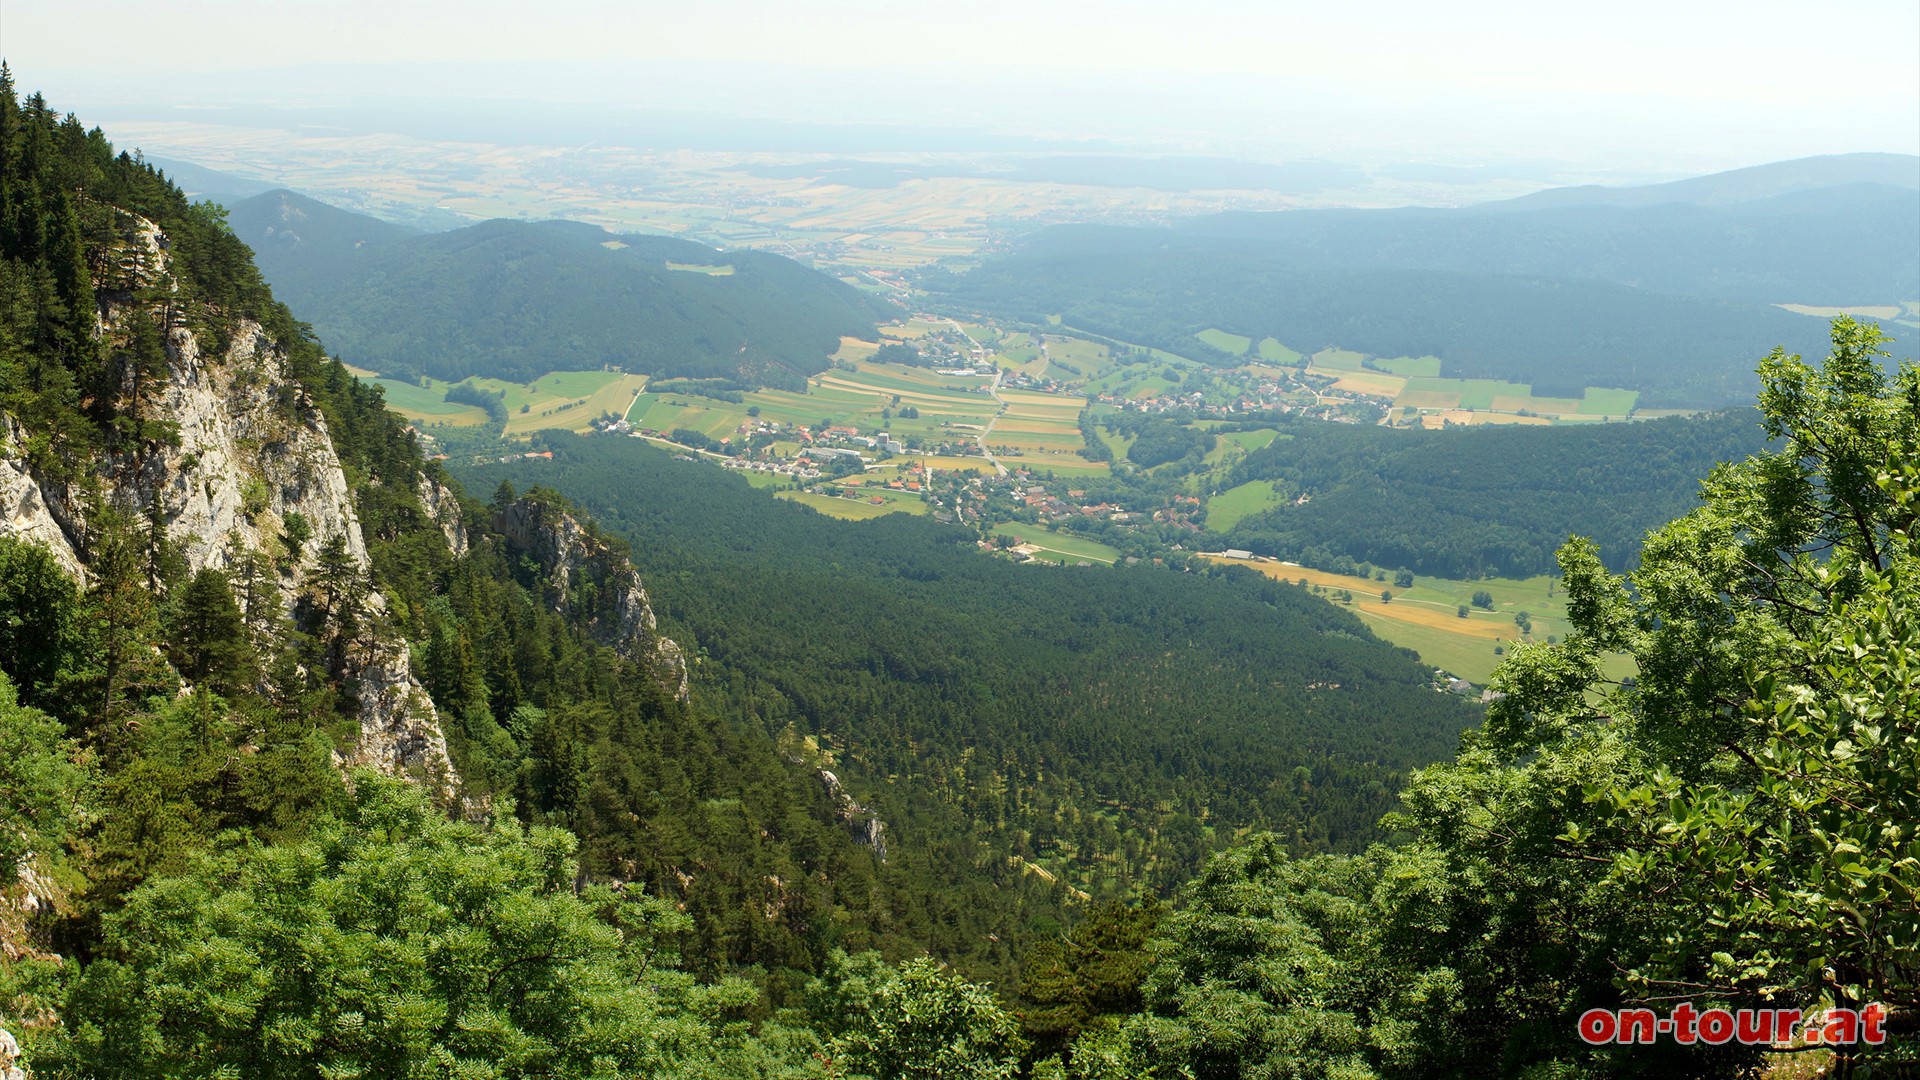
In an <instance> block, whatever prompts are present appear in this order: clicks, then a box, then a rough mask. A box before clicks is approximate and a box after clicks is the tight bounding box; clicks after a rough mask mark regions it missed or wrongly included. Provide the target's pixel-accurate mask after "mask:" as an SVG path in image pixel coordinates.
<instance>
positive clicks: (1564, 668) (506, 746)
mask: <svg viewBox="0 0 1920 1080" xmlns="http://www.w3.org/2000/svg"><path fill="white" fill-rule="evenodd" d="M1831 339H1832V340H1831V352H1830V355H1829V356H1828V358H1827V359H1826V360H1825V361H1824V362H1822V363H1819V364H1817V365H1811V364H1808V363H1805V362H1802V361H1801V359H1800V358H1799V357H1797V356H1792V355H1789V354H1787V353H1785V352H1775V353H1774V354H1772V355H1771V356H1769V357H1768V358H1767V359H1765V360H1763V361H1761V363H1760V379H1759V382H1760V385H1761V386H1762V388H1763V389H1762V393H1761V395H1760V398H1759V401H1758V411H1759V417H1760V424H1761V427H1762V430H1763V431H1764V433H1765V434H1766V435H1767V436H1768V437H1769V439H1770V440H1771V442H1770V445H1771V447H1772V448H1771V449H1766V450H1761V451H1759V452H1758V453H1755V454H1753V455H1752V456H1749V457H1747V458H1745V459H1744V460H1741V461H1738V462H1735V463H1733V464H1729V465H1726V466H1723V467H1719V468H1716V469H1713V470H1712V471H1711V472H1710V474H1709V475H1708V476H1707V477H1706V483H1705V484H1704V487H1703V498H1702V500H1701V502H1700V504H1699V505H1698V506H1697V507H1695V508H1693V509H1691V510H1688V511H1687V512H1685V513H1684V514H1682V515H1681V516H1678V517H1677V518H1675V519H1674V520H1673V521H1671V522H1669V523H1667V524H1665V525H1663V526H1661V527H1659V528H1658V529H1657V530H1656V531H1655V532H1654V533H1653V534H1652V535H1651V536H1650V537H1649V538H1648V539H1647V540H1646V542H1645V544H1644V545H1643V547H1642V549H1641V555H1640V558H1639V560H1638V563H1637V566H1636V567H1635V568H1634V569H1633V570H1632V572H1631V574H1630V575H1629V576H1626V577H1620V576H1615V575H1614V574H1613V573H1612V572H1611V571H1610V569H1609V566H1610V564H1609V562H1608V561H1607V556H1606V555H1605V554H1604V553H1603V552H1602V551H1600V550H1597V549H1596V547H1595V545H1594V544H1593V543H1592V542H1591V541H1588V540H1584V539H1577V540H1574V541H1572V542H1569V543H1567V544H1565V545H1564V546H1563V547H1561V549H1560V551H1559V553H1558V556H1557V559H1558V566H1559V569H1560V572H1561V575H1562V578H1563V581H1564V585H1565V588H1566V591H1567V594H1568V596H1569V615H1570V619H1571V621H1572V623H1573V624H1574V627H1575V629H1574V630H1573V631H1571V632H1569V633H1568V634H1567V635H1566V636H1565V637H1564V638H1563V639H1562V640H1560V641H1558V642H1554V643H1551V644H1549V643H1532V642H1530V643H1524V644H1520V645H1517V646H1516V647H1515V648H1514V650H1513V651H1512V654H1511V655H1510V656H1509V658H1508V660H1507V662H1506V664H1505V666H1503V667H1502V669H1501V670H1500V672H1499V673H1498V674H1497V675H1496V677H1495V679H1494V683H1493V689H1494V691H1495V692H1496V693H1495V695H1494V696H1493V698H1492V700H1491V701H1490V703H1489V704H1488V705H1487V707H1486V708H1485V710H1484V712H1481V711H1478V710H1472V709H1469V707H1468V706H1466V705H1465V704H1463V703H1461V702H1460V701H1459V700H1457V699H1455V698H1453V697H1452V696H1450V695H1445V694H1439V693H1435V692H1434V691H1433V689H1432V688H1431V687H1430V686H1429V685H1428V683H1427V675H1426V673H1425V672H1424V671H1423V670H1422V669H1421V668H1420V666H1419V665H1418V664H1417V662H1416V661H1415V659H1414V658H1413V657H1412V656H1411V655H1410V654H1407V653H1405V652H1402V651H1399V650H1395V649H1392V648H1390V647H1388V646H1386V645H1384V644H1382V643H1381V642H1379V641H1378V640H1376V639H1374V638H1373V637H1372V636H1371V635H1370V634H1369V633H1368V632H1367V631H1366V630H1365V629H1364V628H1363V627H1362V626H1361V625H1360V624H1359V623H1358V622H1357V621H1355V620H1353V619H1352V618H1351V617H1349V616H1347V615H1345V614H1343V613H1341V612H1340V611H1338V610H1336V609H1333V608H1331V607H1330V606H1328V605H1326V604H1324V603H1323V602H1321V601H1319V600H1316V599H1314V598H1312V597H1309V596H1308V595H1306V593H1305V592H1304V591H1302V590H1300V589H1297V588H1295V587H1293V586H1289V585H1283V584H1277V583H1271V582H1265V581H1260V580H1255V579H1253V578H1252V577H1251V576H1250V575H1246V574H1238V573H1235V574H1220V575H1212V574H1207V573H1201V572H1185V571H1183V570H1181V569H1178V568H1152V566H1151V563H1150V562H1149V563H1148V564H1147V565H1143V566H1138V567H1133V568H1120V569H1105V568H1091V567H1089V568H1083V569H1069V568H1049V569H1033V568H1024V567H1018V566H1013V565H1011V564H1007V563H1002V562H999V561H996V560H993V559H990V558H987V557H985V556H984V555H982V554H981V553H979V552H977V551H975V550H973V544H974V538H973V537H972V536H971V535H970V534H967V533H962V532H955V531H952V530H947V529H943V528H941V527H939V526H936V525H933V524H931V523H928V522H924V521H917V520H908V519H882V520H879V521H874V522H869V523H865V524H864V525H860V526H855V525H851V524H848V523H841V522H833V521H828V520H826V519H824V518H821V517H819V516H818V515H815V514H813V513H812V512H810V511H807V510H805V509H802V508H799V507H795V506H790V505H785V504H781V503H777V502H776V501H774V500H773V499H772V498H771V497H770V496H768V495H766V494H765V493H761V492H755V491H753V490H750V489H749V488H748V487H747V486H746V485H744V484H742V483H740V482H739V481H738V480H737V479H734V478H730V477H727V476H725V475H723V474H721V473H719V472H718V471H715V470H707V469H702V468H701V467H699V466H696V465H693V464H689V463H686V462H679V461H674V460H672V459H670V458H668V457H666V456H665V455H661V454H658V453H656V452H653V451H650V450H647V449H646V448H644V447H641V446H638V445H637V444H635V443H633V442H631V441H629V440H622V439H612V438H599V439H585V438H578V437H572V436H560V437H555V438H553V439H552V440H551V441H550V442H549V444H548V445H549V447H550V448H551V449H552V451H553V454H554V456H553V458H552V459H551V460H540V461H537V462H536V461H524V460H523V461H520V462H517V463H513V464H510V465H503V466H492V467H487V468H482V469H474V470H471V471H468V472H467V474H466V476H465V479H467V480H468V481H469V482H470V483H472V484H473V485H474V488H473V490H474V491H476V492H483V493H486V495H485V496H484V498H485V500H486V501H482V498H481V497H474V496H469V495H466V494H463V492H462V489H461V487H460V484H459V483H458V482H457V481H456V480H455V478H453V477H450V476H448V475H446V474H444V473H443V472H442V471H441V469H440V468H439V467H438V466H437V465H435V464H434V463H431V462H429V461H427V460H425V458H424V456H423V454H422V452H421V449H420V447H419V445H418V444H417V442H416V441H415V438H414V437H413V435H412V433H411V432H410V431H409V430H408V429H407V427H406V426H405V424H404V423H403V422H402V421H401V420H400V419H399V418H398V417H397V416H395V415H394V414H392V413H389V412H388V411H386V409H385V408H384V404H383V401H382V398H381V394H380V391H379V390H378V389H377V388H372V387H368V386H364V385H362V384H361V383H359V382H357V381H356V380H354V379H353V378H351V377H350V376H349V375H348V373H347V372H346V370H345V369H344V367H343V366H342V365H341V364H340V363H339V362H338V361H337V360H335V359H333V358H332V357H330V356H329V355H328V354H327V353H326V352H325V350H324V349H323V348H322V346H321V343H320V342H319V340H318V339H317V338H316V337H315V335H314V334H313V333H312V332H311V330H310V329H309V328H308V327H307V326H305V325H303V324H302V323H300V322H299V321H297V319H296V317H295V315H294V314H293V313H292V312H289V311H288V309H287V308H285V307H284V306H282V305H281V304H280V303H279V302H278V301H276V300H275V299H274V298H273V296H272V294H271V293H270V291H269V290H268V289H267V288H266V286H265V285H264V283H263V282H262V280H261V277H260V274H259V272H258V271H257V269H256V268H255V266H254V264H253V262H252V261H251V258H250V254H249V252H248V250H247V248H246V246H245V245H244V244H242V243H241V242H240V240H239V239H238V238H236V237H235V236H234V234H233V233H232V232H231V231H230V230H229V228H228V227H227V225H226V223H225V222H224V220H223V218H222V214H221V212H220V211H219V210H217V209H215V208H212V207H209V206H206V205H204V204H199V205H196V204H193V203H190V202H189V201H188V200H187V199H186V198H185V197H184V196H182V195H181V193H180V192H179V191H178V189H177V188H175V187H174V186H173V185H171V184H170V183H168V182H167V180H166V178H165V177H164V176H162V175H160V174H159V173H158V172H157V171H156V170H154V169H153V168H151V167H149V166H148V165H147V164H146V163H144V162H143V161H141V160H140V159H139V158H138V157H137V156H135V155H132V154H127V153H116V151H115V150H114V148H113V147H112V146H111V144H110V143H109V142H108V141H107V139H106V137H105V135H104V134H103V133H102V132H100V131H98V130H88V129H86V128H85V127H84V126H83V125H82V124H81V123H80V122H79V121H78V120H77V119H75V118H73V117H62V116H60V115H59V114H57V113H56V112H55V111H54V110H53V109H52V108H51V107H50V106H49V105H48V104H47V103H46V102H45V101H44V100H43V99H42V98H41V97H40V96H38V95H33V96H29V97H27V98H25V99H24V100H23V99H21V98H20V97H19V96H18V95H17V94H16V91H15V88H14V85H13V81H12V77H11V75H10V73H8V72H6V71H5V70H4V69H3V68H0V498H3V499H4V500H5V505H4V506H0V510H4V513H0V523H4V525H5V532H4V534H3V535H0V1028H4V1030H5V1031H6V1032H7V1033H8V1035H9V1037H8V1038H4V1039H0V1051H4V1052H7V1053H10V1052H11V1049H12V1045H13V1042H14V1040H17V1042H18V1045H19V1048H20V1050H21V1052H22V1054H23V1057H24V1064H25V1066H27V1067H28V1068H29V1069H31V1072H32V1075H33V1076H36V1077H41V1078H47V1077H73V1078H81V1077H100V1078H121V1077H124V1078H129V1080H131V1078H136V1077H142V1078H144V1077H180V1078H186V1077H208V1076H246V1077H288V1078H302V1080H308V1078H312V1080H319V1078H323V1077H326V1078H333V1077H401V1076H404V1077H462V1078H467V1077H473V1078H481V1077H497V1078H508V1077H514V1078H519V1077H527V1078H532V1077H580V1078H587V1077H687V1078H691V1077H719V1078H725V1077H741V1078H746V1077H754V1078H773V1077H782V1078H798V1077H817V1078H826V1077H870V1078H875V1080H892V1078H905V1077H915V1078H933V1077H940V1078H948V1077H982V1078H986V1077H994V1078H1013V1077H1045V1078H1049V1080H1053V1078H1069V1077H1070V1078H1076V1080H1094V1078H1099V1080H1119V1078H1122V1077H1127V1078H1133V1077H1160V1078H1167V1080H1173V1078H1179V1077H1209V1078H1212V1077H1268V1078H1277V1077H1329V1078H1331V1077H1340V1078H1352V1080H1357V1078H1364V1077H1391V1078H1403V1077H1404V1078H1415V1077H1435V1076H1451V1077H1463V1078H1464V1077H1477V1076H1485V1075H1489V1074H1495V1075H1502V1076H1522V1077H1530V1078H1547V1077H1553V1078H1559V1077H1568V1078H1571V1077H1576V1076H1579V1077H1585V1076H1611V1077H1668V1076H1693V1077H1728V1078H1732V1077H1744V1076H1753V1075H1756V1074H1757V1073H1758V1072H1759V1071H1760V1070H1761V1069H1762V1068H1763V1067H1764V1066H1768V1065H1770V1064H1777V1059H1779V1058H1782V1057H1785V1056H1788V1055H1786V1054H1774V1053H1772V1052H1770V1051H1769V1050H1768V1049H1767V1048H1765V1047H1761V1046H1752V1045H1744V1044H1742V1043H1739V1042H1734V1041H1730V1040H1728V1041H1719V1042H1715V1041H1713V1040H1712V1039H1698V1040H1695V1041H1692V1042H1687V1041H1684V1040H1677V1039H1676V1040H1663V1041H1661V1042H1659V1043H1657V1044H1654V1045H1632V1044H1617V1043H1606V1042H1601V1043H1594V1042H1591V1041H1589V1040H1588V1039H1584V1038H1582V1036H1581V1031H1582V1026H1581V1025H1582V1023H1583V1018H1586V1017H1588V1016H1590V1015H1591V1012H1590V1010H1594V1009H1608V1010H1611V1009H1619V1008H1623V1007H1647V1008H1652V1009H1658V1010H1660V1011H1662V1012H1665V1011H1667V1010H1668V1009H1669V1008H1674V1007H1675V1003H1676V1002H1684V1003H1686V1004H1688V1005H1689V1006H1695V1007H1698V1008H1699V1009H1700V1010H1703V1011H1704V1010H1715V1009H1726V1010H1740V1009H1752V1008H1759V1007H1767V1008H1791V1009H1795V1010H1800V1011H1803V1012H1818V1011H1820V1010H1825V1009H1828V1008H1832V1007H1845V1008H1850V1009H1855V1010H1858V1015H1859V1016H1861V1017H1865V1018H1866V1020H1867V1026H1866V1027H1865V1028H1864V1029H1858V1030H1856V1032H1855V1034H1856V1035H1859V1034H1861V1032H1862V1031H1865V1032H1868V1033H1871V1034H1869V1035H1867V1036H1866V1037H1865V1038H1864V1041H1862V1039H1853V1040H1842V1041H1841V1042H1840V1045H1837V1046H1835V1047H1833V1048H1831V1049H1822V1050H1819V1051H1818V1053H1817V1054H1810V1055H1808V1056H1809V1057H1811V1059H1812V1061H1813V1063H1814V1064H1813V1066H1812V1067H1815V1068H1824V1069H1826V1070H1827V1071H1828V1073H1829V1074H1830V1075H1836V1076H1837V1075H1846V1076H1854V1077H1866V1076H1875V1077H1882V1076H1896V1077H1897V1076H1903V1075H1914V1074H1915V1072H1916V1071H1920V900H1917V899H1916V897H1920V835H1917V834H1916V830H1915V827H1914V825H1915V822H1920V731H1916V729H1915V726H1914V721H1913V717H1914V716H1915V715H1916V714H1920V699H1917V698H1916V690H1915V689H1914V687H1915V685H1916V682H1915V680H1914V679H1913V678H1912V677H1911V675H1912V672H1911V670H1910V669H1911V665H1912V644H1911V643H1912V642H1913V641H1914V640H1916V638H1920V627H1916V625H1915V621H1916V618H1917V617H1920V615H1917V614H1916V613H1920V553H1916V551H1915V549H1914V536H1913V529H1914V526H1915V523H1916V520H1917V519H1920V371H1916V370H1915V369H1914V368H1913V367H1912V366H1911V365H1910V364H1908V365H1904V366H1901V367H1900V368H1899V370H1898V371H1897V373H1895V374H1892V375H1889V374H1888V373H1887V372H1886V370H1885V369H1884V368H1883V367H1882V366H1881V364H1880V360H1881V359H1883V358H1884V356H1885V353H1886V348H1885V346H1886V344H1887V342H1886V339H1885V338H1884V336H1883V335H1881V334H1880V333H1879V331H1878V330H1877V329H1876V328H1874V327H1873V326H1871V325H1868V324H1861V323H1856V322H1854V321H1853V320H1851V319H1840V320H1836V321H1835V323H1834V324H1833V326H1832V328H1831ZM1644 430H1645V431H1647V432H1654V433H1658V432H1659V431H1662V430H1677V428H1676V429H1666V428H1663V426H1661V425H1647V426H1646V427H1645V429H1644ZM1688 430H1690V431H1703V432H1711V431H1712V430H1713V429H1711V428H1710V427H1702V428H1696V429H1688ZM1389 434H1392V433H1389ZM1636 434H1638V432H1637V431H1636ZM1645 437H1647V438H1653V437H1654V436H1653V435H1648V436H1645ZM1726 437H1727V438H1729V439H1737V438H1738V437H1739V436H1735V435H1731V434H1729V435H1727V436H1726ZM1296 441H1297V440H1296ZM1633 445H1634V446H1641V447H1642V449H1641V450H1639V451H1636V450H1634V449H1632V448H1627V449H1622V450H1621V451H1620V453H1621V454H1623V455H1625V454H1631V453H1635V452H1651V446H1650V445H1645V446H1643V444H1633ZM1705 445H1709V446H1711V445H1719V444H1717V443H1713V442H1712V441H1711V440H1709V441H1708V442H1707V443H1706V444H1705ZM1329 447H1330V449H1329V450H1328V452H1327V456H1328V457H1329V459H1333V458H1337V457H1339V455H1340V454H1343V453H1345V450H1343V449H1341V448H1340V447H1337V446H1334V444H1331V443H1330V444H1329ZM1695 452H1697V451H1695V450H1694V449H1690V448H1689V449H1684V450H1683V451H1680V452H1676V454H1677V456H1676V461H1679V460H1683V459H1684V458H1685V455H1686V454H1691V453H1695ZM1442 460H1444V457H1443V458H1442ZM1251 461H1252V458H1249V462H1251ZM1396 467H1401V466H1396ZM1405 467H1407V468H1411V465H1407V466H1405ZM1675 467H1676V468H1678V467H1680V466H1679V465H1677V464H1676V466H1675ZM196 515H198V516H196ZM216 521H217V522H220V523H222V524H221V527H220V528H219V529H218V530H217V531H215V530H212V528H211V526H208V527H207V528H202V527H201V525H200V524H199V523H202V522H216ZM1436 557H1437V556H1436ZM636 571H637V572H636ZM656 609H657V614H658V624H657V625H656V624H655V614H656ZM1622 652H1624V653H1627V654H1630V655H1631V657H1632V658H1633V660H1634V664H1635V670H1636V675H1635V677H1634V678H1633V679H1631V680H1625V681H1621V682H1614V681H1611V680H1609V679H1607V678H1605V677H1604V676H1603V674H1602V670H1603V669H1602V663H1601V661H1602V658H1603V657H1604V656H1606V655H1608V654H1615V653H1622ZM683 675H684V676H685V677H686V679H687V681H686V683H684V684H683V682H682V677H683ZM1481 721H1484V723H1481ZM1476 724H1478V725H1479V726H1477V727H1474V725H1476ZM1470 727H1471V728H1472V730H1469V731H1467V733H1466V734H1465V735H1464V736H1462V735H1461V732H1462V731H1463V729H1468V728H1470ZM1876 1036H1883V1038H1876ZM1800 1049H1802V1050H1810V1049H1812V1048H1810V1047H1807V1046H1806V1045H1805V1043H1804V1042H1803V1043H1802V1044H1801V1047H1800ZM0 1064H12V1063H10V1062H0Z"/></svg>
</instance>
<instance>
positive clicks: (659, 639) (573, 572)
mask: <svg viewBox="0 0 1920 1080" xmlns="http://www.w3.org/2000/svg"><path fill="white" fill-rule="evenodd" d="M493 528H494V531H495V532H497V533H499V534H500V535H501V536H503V537H505V538H506V540H507V543H508V544H510V545H512V547H513V548H514V550H517V551H522V552H525V553H527V554H528V555H531V556H532V557H533V558H534V559H535V560H536V561H537V562H538V563H539V564H540V565H541V566H542V567H544V568H545V569H546V572H547V582H548V584H547V589H546V596H547V602H548V603H549V604H550V605H552V607H553V610H554V611H557V612H559V613H560V614H562V615H567V616H570V617H573V618H575V619H576V620H578V622H579V623H580V625H581V626H583V627H584V628H585V629H586V631H587V633H588V634H590V635H592V637H593V638H594V640H596V641H598V642H600V643H601V644H603V645H608V646H611V647H612V648H613V650H614V651H615V652H617V653H619V654H620V655H622V656H624V657H626V658H627V659H629V660H633V661H636V662H638V663H641V664H645V665H646V666H647V667H648V668H649V670H651V671H652V672H653V673H654V677H655V678H657V679H659V680H660V683H661V685H662V686H665V687H666V688H667V689H668V690H669V691H670V692H672V693H673V694H675V695H676V696H678V697H679V698H680V699H681V700H682V701H684V700H686V698H687V691H688V685H687V661H686V657H685V655H684V654H683V653H682V652H681V651H680V646H679V645H678V644H677V643H675V642H674V640H673V639H672V638H668V637H663V636H661V634H660V630H659V626H658V624H657V622H656V621H655V619H654V615H653V605H652V603H651V602H650V601H649V600H648V598H647V591H646V589H645V588H644V587H643V586H642V585H641V583H640V575H639V573H637V572H636V571H635V570H634V569H633V564H632V563H630V562H628V561H627V559H626V558H625V556H623V555H621V554H620V553H619V552H618V551H617V550H615V549H614V548H612V547H611V546H609V545H608V544H607V543H606V542H605V541H604V540H602V539H600V538H599V537H598V536H597V535H596V534H595V533H594V532H592V531H591V530H589V529H588V528H587V527H586V526H585V525H584V524H582V523H581V521H580V519H578V518H576V517H574V516H573V515H572V514H570V513H568V512H567V511H565V510H563V509H560V508H559V507H557V506H554V505H552V504H550V503H548V502H546V501H544V500H541V499H538V498H523V499H519V500H516V501H515V502H513V503H511V504H509V505H508V506H507V507H506V508H505V509H502V510H499V511H496V512H495V513H494V515H493Z"/></svg>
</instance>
